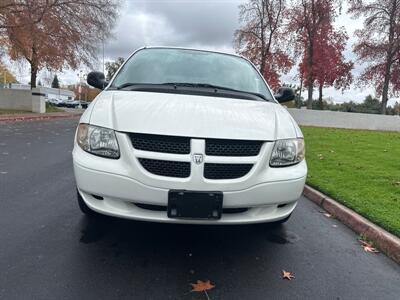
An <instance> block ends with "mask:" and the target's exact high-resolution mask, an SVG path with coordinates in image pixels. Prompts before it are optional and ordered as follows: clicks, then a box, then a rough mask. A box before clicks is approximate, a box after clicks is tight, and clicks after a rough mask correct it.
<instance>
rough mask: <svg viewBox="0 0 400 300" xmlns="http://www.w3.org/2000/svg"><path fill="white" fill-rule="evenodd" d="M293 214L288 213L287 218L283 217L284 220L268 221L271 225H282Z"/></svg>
mask: <svg viewBox="0 0 400 300" xmlns="http://www.w3.org/2000/svg"><path fill="white" fill-rule="evenodd" d="M291 215H292V214H291V213H290V215H288V216H287V217H286V218H284V219H282V220H278V221H274V222H271V223H267V224H270V225H271V226H280V225H282V224H283V223H286V222H287V221H288V220H289V219H290V216H291Z"/></svg>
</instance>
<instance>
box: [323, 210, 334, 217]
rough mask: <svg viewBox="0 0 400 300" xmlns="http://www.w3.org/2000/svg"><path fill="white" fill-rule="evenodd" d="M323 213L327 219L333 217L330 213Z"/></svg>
mask: <svg viewBox="0 0 400 300" xmlns="http://www.w3.org/2000/svg"><path fill="white" fill-rule="evenodd" d="M321 213H322V214H323V215H324V216H325V217H327V218H331V217H332V215H331V214H330V213H327V212H325V211H321Z"/></svg>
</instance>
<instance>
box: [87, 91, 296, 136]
mask: <svg viewBox="0 0 400 300" xmlns="http://www.w3.org/2000/svg"><path fill="white" fill-rule="evenodd" d="M93 104H94V105H93V106H92V107H91V114H90V124H93V125H97V126H103V127H108V128H112V129H114V130H116V131H121V132H138V133H150V134H161V135H175V136H190V137H199V138H201V137H208V138H222V139H244V140H264V141H268V140H275V139H284V138H295V137H297V136H299V134H300V135H301V132H300V130H299V128H298V126H297V125H296V123H295V122H294V120H293V119H292V117H291V116H290V114H289V113H288V112H287V110H286V109H285V108H283V107H282V106H281V105H279V104H276V103H272V102H264V101H251V100H242V99H234V98H221V97H209V96H197V95H182V94H170V93H151V92H137V91H104V92H102V93H101V94H100V95H99V96H98V97H97V98H96V100H95V103H93Z"/></svg>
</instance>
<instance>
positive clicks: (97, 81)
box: [86, 71, 108, 90]
mask: <svg viewBox="0 0 400 300" xmlns="http://www.w3.org/2000/svg"><path fill="white" fill-rule="evenodd" d="M86 81H87V83H88V84H89V85H91V86H92V87H95V88H98V89H100V90H104V88H105V87H106V86H107V85H108V82H107V81H106V77H105V76H104V74H103V73H102V72H95V71H94V72H90V73H89V74H88V75H87V79H86Z"/></svg>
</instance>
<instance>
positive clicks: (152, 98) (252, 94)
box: [73, 47, 307, 224]
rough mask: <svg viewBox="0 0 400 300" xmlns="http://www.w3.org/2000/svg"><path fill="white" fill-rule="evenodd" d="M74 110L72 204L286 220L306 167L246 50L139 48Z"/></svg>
mask: <svg viewBox="0 0 400 300" xmlns="http://www.w3.org/2000/svg"><path fill="white" fill-rule="evenodd" d="M87 81H88V83H89V84H90V85H92V86H94V87H97V88H100V89H104V90H103V91H102V92H101V93H100V94H99V95H98V96H97V98H96V99H95V102H94V103H93V104H92V105H90V106H89V108H88V109H87V110H86V111H85V113H84V114H83V115H82V117H81V119H80V122H79V126H78V129H77V132H76V136H75V142H74V150H73V164H74V172H75V178H76V184H77V191H78V192H77V197H78V203H79V206H80V208H81V210H82V212H84V213H85V214H89V215H95V214H96V213H95V212H97V213H101V214H106V215H111V216H116V217H122V218H129V219H135V220H142V221H154V222H172V223H195V224H247V223H262V222H277V223H282V222H285V221H286V220H287V219H288V218H289V217H290V215H291V214H292V212H293V210H294V209H295V207H296V204H297V200H298V198H299V197H300V195H301V193H302V191H303V187H304V183H305V180H306V175H307V165H306V162H305V159H304V155H305V150H304V139H303V134H302V132H301V130H300V128H299V126H298V125H297V124H296V122H295V121H294V120H293V118H292V117H291V116H290V114H289V113H288V112H287V110H286V109H285V108H284V107H282V106H281V105H280V104H279V102H286V101H290V100H293V99H294V92H293V90H292V89H289V88H282V89H280V90H279V92H278V94H276V95H275V96H274V95H273V94H272V92H271V90H270V88H269V87H268V85H267V83H266V82H265V80H264V79H263V77H262V76H261V74H260V73H259V72H258V71H257V69H256V68H255V67H254V66H253V65H252V63H251V62H250V61H248V60H247V59H245V58H243V57H240V56H236V55H231V54H225V53H219V52H212V51H200V50H193V49H181V48H163V47H156V48H142V49H139V50H138V51H136V52H135V53H134V54H132V55H131V57H130V58H129V59H128V60H127V61H126V62H125V63H124V64H123V66H122V67H121V68H120V70H119V71H118V72H117V74H116V75H115V77H114V78H113V80H112V81H111V82H106V81H105V78H104V74H103V73H99V72H92V73H90V74H89V75H88V77H87Z"/></svg>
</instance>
